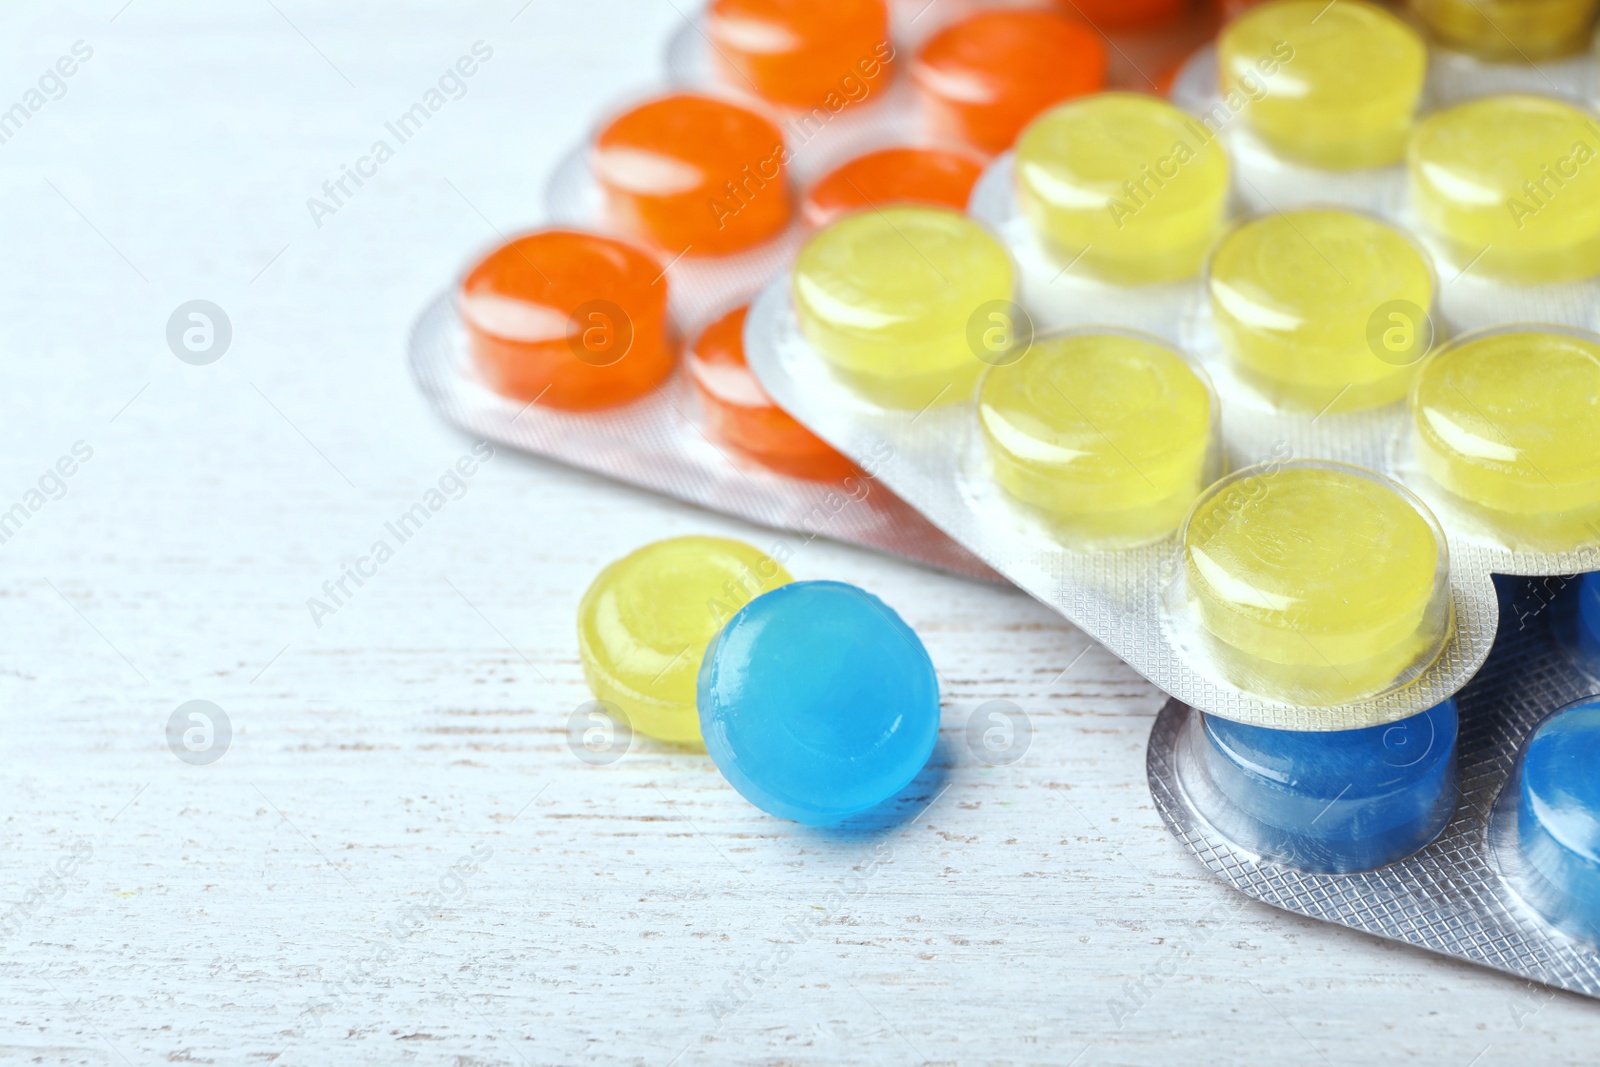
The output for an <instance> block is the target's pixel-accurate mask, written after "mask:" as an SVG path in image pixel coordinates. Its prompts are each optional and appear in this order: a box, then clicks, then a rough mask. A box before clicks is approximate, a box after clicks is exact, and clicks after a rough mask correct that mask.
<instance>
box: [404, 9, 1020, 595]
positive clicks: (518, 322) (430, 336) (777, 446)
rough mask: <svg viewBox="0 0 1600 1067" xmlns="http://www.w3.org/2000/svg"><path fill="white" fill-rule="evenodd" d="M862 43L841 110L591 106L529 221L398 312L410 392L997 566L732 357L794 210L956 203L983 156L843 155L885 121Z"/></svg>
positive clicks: (751, 514) (935, 149)
mask: <svg viewBox="0 0 1600 1067" xmlns="http://www.w3.org/2000/svg"><path fill="white" fill-rule="evenodd" d="M868 6H869V7H870V5H868ZM885 47H886V48H887V47H888V46H887V45H885ZM874 56H875V53H872V54H869V55H868V56H867V58H866V60H864V62H863V66H862V67H861V69H860V70H859V71H858V73H859V74H860V79H861V80H860V86H861V91H860V92H859V93H858V94H854V95H855V99H852V100H848V101H846V103H847V104H849V105H850V106H851V109H852V110H851V111H850V115H849V117H850V119H851V120H852V121H851V122H845V121H843V117H842V116H841V117H840V121H833V119H834V117H835V116H833V115H831V114H829V115H825V118H826V120H827V121H822V120H817V121H816V122H812V121H811V120H810V119H809V118H806V119H805V120H804V121H803V120H802V117H797V116H792V115H790V116H785V115H784V114H783V113H781V112H779V111H777V110H774V109H773V108H771V107H770V106H769V105H767V104H765V103H762V102H760V101H755V100H751V99H737V98H734V97H733V96H731V95H729V94H719V95H713V94H709V93H700V92H685V91H680V90H675V89H669V90H663V91H659V92H655V93H652V94H648V95H646V96H643V97H641V98H639V99H637V100H635V101H633V102H632V103H630V104H628V105H627V106H624V107H620V108H618V109H616V110H615V111H614V112H613V113H611V114H610V115H608V116H607V117H606V118H605V119H604V121H602V122H601V123H600V124H599V125H598V126H597V127H596V130H595V132H594V134H593V135H592V136H591V137H590V138H588V139H587V140H586V142H585V143H584V144H582V145H580V146H579V147H578V148H577V149H576V150H575V151H574V152H573V153H572V154H570V155H569V156H568V157H567V159H566V160H565V161H564V162H563V163H562V164H561V165H560V166H559V167H558V168H557V170H556V172H555V174H554V176H553V177H552V179H551V183H550V186H549V188H548V190H547V209H548V216H549V219H550V225H549V227H548V228H546V229H542V230H539V231H536V232H532V233H528V234H523V235H521V236H518V237H516V238H515V239H513V240H510V241H508V242H507V243H505V244H503V245H501V246H500V247H498V248H494V249H489V250H486V251H485V253H484V254H483V255H482V256H481V257H480V258H479V259H478V260H477V261H476V262H475V263H474V264H473V265H471V266H470V267H469V269H468V270H467V272H466V273H465V274H464V276H463V277H462V278H461V279H460V280H459V281H458V282H457V284H456V285H455V287H454V288H453V290H452V291H451V292H449V293H446V294H443V295H441V296H440V297H439V298H437V299H436V300H435V301H434V303H433V304H432V305H430V307H429V308H428V309H427V310H426V311H425V312H424V314H423V316H422V317H421V319H420V320H419V321H418V323H417V325H416V327H415V329H414V331H413V335H412V342H411V360H412V367H413V370H414V373H415V376H416V378H417V380H418V382H419V383H420V384H421V386H422V388H423V391H424V393H425V394H426V395H427V396H428V398H429V400H430V401H431V402H432V403H433V404H434V406H435V407H436V408H438V410H439V411H440V412H441V413H442V414H444V415H445V416H446V417H447V418H449V419H450V420H451V421H453V422H455V423H457V424H458V425H461V426H463V427H465V428H467V429H469V430H471V431H472V432H474V433H478V434H482V435H484V436H487V437H489V438H491V439H493V440H495V441H498V442H500V443H502V444H505V445H509V446H511V447H514V448H518V449H521V450H523V451H527V452H532V453H535V454H538V455H542V456H547V457H550V458H554V459H558V460H561V461H563V462H565V463H568V464H571V465H573V466H577V467H581V468H584V469H587V470H592V471H596V472H598V473H601V474H605V475H608V476H610V477H613V478H616V479H618V480H620V481H624V482H627V483H630V484H633V485H637V486H641V487H643V488H647V489H652V490H655V491H657V492H661V493H665V494H667V495H670V496H674V497H677V498H678V499H682V500H687V501H689V502H691V503H695V504H699V505H702V506H705V507H709V508H712V509H714V510H717V511H721V512H724V513H727V514H730V515H734V516H737V517H740V518H744V519H747V520H750V521H753V522H758V523H762V524H763V525H768V526H773V527H776V528H779V529H786V530H793V531H796V532H798V533H801V534H804V535H806V536H807V537H813V536H818V535H821V536H827V537H831V538H834V539H837V540H842V541H847V542H852V543H856V544H861V545H865V546H867V547H871V548H875V549H878V550H880V551H884V552H888V553H891V554H895V555H899V556H903V557H906V558H909V559H913V560H916V561H918V562H921V563H925V564H929V565H931V566H934V567H938V568H940V569H943V570H948V571H951V572H954V573H958V574H964V575H967V576H970V577H976V578H980V579H984V580H990V581H998V580H1000V579H999V577H998V576H997V575H996V574H995V573H994V572H993V571H992V570H990V569H989V568H988V567H986V566H984V565H983V564H981V563H980V562H978V561H977V560H976V559H975V558H974V557H972V555H971V554H970V553H968V552H967V551H966V550H964V549H962V548H961V547H960V546H957V545H955V544H953V543H952V542H950V541H949V540H948V539H947V538H945V537H943V536H942V535H941V534H939V533H938V532H937V531H936V530H935V529H934V528H933V527H932V526H931V525H930V524H928V523H927V521H926V520H924V519H923V518H922V517H921V516H920V515H918V514H917V513H916V512H915V511H914V510H912V509H910V508H908V507H907V506H905V505H904V504H903V503H902V502H901V501H899V500H897V499H895V498H894V496H893V495H892V494H891V493H889V492H888V491H886V490H885V489H884V488H883V487H882V486H881V484H880V483H878V482H876V481H875V480H874V479H873V477H872V469H873V464H872V462H871V461H870V460H869V461H867V462H866V463H863V464H857V463H853V462H851V461H850V460H848V459H846V458H845V457H843V456H841V455H839V454H838V453H837V452H835V451H834V450H833V449H831V448H830V447H828V446H827V445H826V444H824V443H823V442H822V441H820V440H819V439H818V438H816V437H815V436H814V435H812V434H811V433H810V432H809V431H807V430H806V429H805V428H804V427H802V426H800V425H799V424H798V423H796V422H795V421H794V420H793V419H792V418H790V417H789V416H788V415H787V414H785V413H784V412H783V411H782V410H781V409H779V408H778V407H777V406H776V405H775V404H773V403H772V401H771V400H770V399H769V398H768V397H767V396H766V394H765V393H764V392H763V391H762V389H761V388H760V386H759V384H758V383H757V382H756V380H755V378H754V377H753V375H752V374H751V373H750V372H749V370H748V368H747V366H746V365H745V361H744V353H743V339H742V334H743V331H742V325H743V321H744V314H745V309H744V307H743V302H744V301H746V300H747V299H748V298H749V296H750V295H751V294H753V293H754V292H755V291H756V290H757V289H758V288H759V287H760V285H762V284H764V283H765V282H766V281H767V280H768V279H769V278H771V277H772V276H773V275H774V274H775V273H777V272H778V271H779V270H781V268H782V267H783V265H784V264H785V263H786V262H787V261H788V259H789V258H790V257H791V256H792V254H793V251H794V248H795V247H796V246H797V244H798V243H799V241H800V240H801V239H802V238H803V236H804V234H805V233H806V232H808V229H809V228H810V227H812V226H815V225H819V224H822V223H825V222H826V221H828V220H829V219H830V218H832V217H833V216H835V215H837V214H838V213H840V212H843V211H849V210H854V209H855V208H857V207H860V206H862V204H863V203H864V202H865V200H866V199H880V198H881V199H883V200H892V199H901V198H907V197H909V198H912V199H919V200H923V201H931V202H946V203H953V204H960V203H964V202H965V200H966V199H967V196H968V193H969V191H970V189H971V186H972V183H973V182H974V181H976V179H977V176H978V174H979V173H980V172H981V169H982V165H983V161H982V158H981V157H980V156H977V155H975V154H974V153H973V152H972V151H971V150H969V149H965V148H961V147H959V146H942V145H932V144H923V145H918V146H899V147H896V148H894V149H893V150H884V151H875V152H869V153H866V154H865V155H862V154H859V153H858V151H857V150H858V149H860V148H862V147H863V146H866V147H872V146H874V145H875V144H877V143H878V142H881V141H883V140H884V138H886V137H887V136H888V134H887V133H886V131H887V130H888V129H890V128H893V127H894V125H895V123H896V115H897V112H896V111H895V108H894V106H893V104H892V103H891V102H889V101H886V100H880V99H879V97H880V96H887V95H888V94H887V91H885V92H883V93H879V92H877V90H878V89H885V90H886V86H885V83H887V82H888V81H889V80H890V79H889V78H888V76H887V67H886V66H885V64H884V62H883V61H881V60H880V59H879V58H874ZM858 115H859V116H864V121H861V122H855V121H854V120H855V119H856V117H857V116H858ZM841 162H842V163H844V166H842V167H839V166H836V164H839V163H841ZM830 167H832V168H834V169H833V171H832V173H828V171H829V168H830Z"/></svg>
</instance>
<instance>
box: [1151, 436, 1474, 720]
mask: <svg viewBox="0 0 1600 1067" xmlns="http://www.w3.org/2000/svg"><path fill="white" fill-rule="evenodd" d="M1183 541H1184V564H1185V572H1186V575H1187V578H1188V583H1189V592H1190V598H1191V603H1192V604H1193V606H1194V607H1195V609H1196V611H1197V615H1198V618H1199V621H1200V624H1201V625H1202V626H1203V627H1204V628H1205V630H1206V631H1208V632H1209V633H1210V634H1211V635H1212V636H1213V637H1214V638H1215V639H1216V646H1215V647H1216V649H1217V654H1218V658H1219V665H1220V666H1221V668H1222V670H1223V672H1224V673H1225V674H1226V675H1227V676H1228V677H1229V678H1230V679H1232V680H1234V681H1235V682H1236V683H1237V684H1240V685H1243V686H1245V687H1247V688H1250V689H1252V690H1255V691H1256V692H1259V693H1261V694H1262V695H1264V696H1268V697H1270V698H1273V699H1278V700H1286V701H1292V702H1295V703H1301V704H1317V705H1327V704H1337V703H1343V702H1347V701H1351V700H1356V699H1359V698H1361V697H1365V696H1370V695H1372V694H1374V693H1377V692H1379V691H1381V690H1383V689H1385V688H1387V687H1388V686H1389V685H1390V684H1391V683H1393V682H1394V681H1395V679H1396V678H1397V677H1398V676H1399V675H1401V674H1402V673H1403V672H1404V671H1405V670H1406V669H1407V668H1409V667H1411V666H1413V665H1415V664H1417V663H1418V662H1419V661H1420V660H1421V659H1423V658H1424V657H1426V655H1427V653H1428V652H1429V650H1430V645H1432V646H1433V647H1437V643H1438V640H1439V638H1440V631H1441V626H1440V625H1439V624H1438V623H1437V620H1433V621H1432V623H1431V624H1430V615H1434V614H1437V613H1436V612H1432V613H1431V612H1430V610H1429V609H1430V605H1431V604H1433V602H1434V598H1435V596H1436V594H1437V593H1438V592H1439V589H1440V575H1439V571H1440V569H1441V568H1440V567H1439V564H1440V560H1441V557H1442V552H1443V548H1442V545H1441V543H1440V539H1439V537H1438V535H1437V533H1436V532H1435V527H1434V526H1433V525H1432V524H1431V523H1430V522H1429V520H1428V518H1426V517H1425V513H1424V511H1423V510H1422V505H1421V504H1419V503H1415V502H1414V501H1413V500H1412V498H1410V497H1409V496H1407V495H1405V494H1404V492H1403V491H1402V490H1401V489H1400V488H1399V487H1398V486H1396V485H1394V484H1393V483H1392V482H1389V481H1388V480H1387V479H1385V478H1382V477H1380V476H1378V475H1376V474H1373V473H1371V472H1369V471H1364V470H1361V469H1359V468H1356V467H1348V466H1344V465H1342V464H1326V463H1319V464H1309V463H1302V464H1295V465H1288V466H1283V467H1272V466H1267V467H1256V468H1251V469H1250V470H1247V471H1243V472H1241V473H1240V474H1238V475H1235V476H1233V477H1231V478H1229V479H1226V480H1225V481H1223V482H1221V483H1220V484H1219V485H1218V486H1216V487H1214V488H1213V489H1212V490H1211V491H1210V492H1209V493H1208V494H1207V496H1205V497H1204V498H1202V500H1201V501H1200V503H1199V504H1198V505H1196V507H1195V510H1194V513H1193V514H1192V515H1191V516H1190V518H1189V521H1188V524H1187V525H1186V526H1185V527H1184V534H1183Z"/></svg>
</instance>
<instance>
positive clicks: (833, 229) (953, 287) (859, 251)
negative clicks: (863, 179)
mask: <svg viewBox="0 0 1600 1067" xmlns="http://www.w3.org/2000/svg"><path fill="white" fill-rule="evenodd" d="M1012 282H1013V275H1012V269H1011V260H1010V258H1009V257H1008V256H1007V255H1006V250H1005V249H1004V248H1002V247H1001V246H1000V243H999V242H998V241H996V240H995V239H994V238H993V237H991V236H990V235H989V232H988V231H987V230H985V229H984V228H983V227H982V226H980V225H978V224H977V223H976V222H973V221H972V220H971V219H969V218H967V217H966V216H965V215H962V214H960V213H958V212H955V211H947V210H944V209H940V208H927V207H890V208H884V209H883V210H881V211H863V212H860V213H858V214H855V215H850V216H847V217H846V218H843V219H841V220H840V221H838V222H836V223H834V224H833V225H832V226H829V227H828V228H826V229H824V230H821V231H819V232H818V233H817V234H816V235H815V236H813V237H812V238H811V240H810V241H809V242H807V244H806V246H805V247H804V248H802V249H801V250H800V256H799V258H798V259H797V260H796V261H795V266H794V303H795V311H796V313H797V314H798V316H799V319H800V326H801V329H802V330H803V331H804V332H805V336H806V338H807V340H809V341H810V342H811V344H812V345H813V346H814V347H815V348H816V350H817V352H818V353H819V354H820V355H821V356H822V358H823V359H825V360H826V361H827V362H828V363H829V364H831V365H832V367H833V368H834V370H835V372H836V373H838V374H839V376H840V377H841V378H843V379H844V380H845V381H846V382H847V383H849V384H850V385H851V386H852V387H853V388H855V389H856V390H857V391H858V392H860V393H861V394H862V395H864V396H866V397H868V398H870V399H872V400H874V401H876V402H877V403H880V404H882V405H884V406H886V407H898V408H912V409H921V408H924V407H927V406H929V405H931V404H935V403H945V404H948V403H952V402H954V401H957V400H962V399H965V398H967V397H969V396H971V394H972V388H973V386H974V385H975V384H977V380H978V372H979V371H980V370H982V369H983V363H982V362H980V361H979V360H978V359H977V357H976V356H975V355H974V350H973V348H972V347H971V346H970V345H969V343H968V339H967V329H968V324H969V322H971V321H972V320H973V318H974V316H975V315H979V314H980V313H981V312H982V311H983V310H984V309H985V307H986V306H987V305H991V304H996V303H998V302H1004V301H1009V300H1011V296H1012Z"/></svg>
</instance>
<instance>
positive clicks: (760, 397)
mask: <svg viewBox="0 0 1600 1067" xmlns="http://www.w3.org/2000/svg"><path fill="white" fill-rule="evenodd" d="M747 311H749V308H748V307H739V308H735V309H734V310H732V311H730V312H728V314H726V315H724V316H723V317H722V318H720V319H718V320H717V321H716V322H713V323H712V324H711V325H710V326H707V327H706V328H705V331H704V332H702V333H701V334H700V336H699V337H698V338H696V339H695V342H694V344H692V345H690V346H689V349H688V351H687V353H686V354H685V359H684V363H685V366H687V368H688V371H689V379H690V380H691V381H692V382H694V384H695V389H696V391H697V392H698V393H699V395H700V406H701V408H702V410H703V411H704V412H705V422H706V425H705V429H706V433H707V435H708V436H710V437H711V439H712V440H714V441H716V442H718V443H719V444H722V445H726V446H727V447H729V448H732V449H734V450H735V451H737V452H738V453H740V454H741V455H744V456H748V457H749V458H751V459H754V460H756V461H757V462H759V463H760V464H762V465H763V466H765V467H767V468H769V469H771V470H775V471H778V472H779V473H782V474H788V475H792V476H793V477H796V478H810V479H814V480H817V481H837V480H839V479H841V478H845V477H847V476H848V475H850V474H851V473H852V472H853V471H854V470H855V465H854V464H853V463H851V462H850V461H849V460H848V459H846V458H845V457H844V456H842V455H840V454H839V453H838V452H836V451H834V450H833V449H832V448H830V447H829V446H828V444H827V442H825V441H823V440H822V439H821V438H820V437H818V436H816V435H815V434H813V433H812V432H811V431H810V430H808V429H806V428H805V427H804V426H802V425H800V424H799V423H798V422H796V421H795V420H794V419H793V417H791V416H790V415H789V414H788V413H787V412H785V411H784V410H783V409H782V408H780V407H778V405H777V404H774V403H773V402H772V398H771V397H769V396H768V395H767V392H766V390H765V389H763V388H761V383H760V382H758V381H757V380H756V376H755V375H754V374H753V373H751V371H750V366H749V364H748V363H746V362H745V357H744V319H745V313H746V312H747Z"/></svg>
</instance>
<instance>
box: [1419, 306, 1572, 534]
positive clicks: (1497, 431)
mask: <svg viewBox="0 0 1600 1067" xmlns="http://www.w3.org/2000/svg"><path fill="white" fill-rule="evenodd" d="M1411 414H1412V419H1413V423H1414V426H1415V434H1414V439H1415V442H1416V453H1417V458H1418V461H1419V462H1420V464H1421V466H1422V469H1423V470H1424V471H1426V472H1427V474H1428V476H1429V477H1430V478H1432V479H1433V481H1435V482H1436V483H1438V484H1439V485H1440V486H1442V487H1443V488H1444V489H1446V490H1447V491H1449V492H1450V493H1451V494H1453V495H1454V496H1455V497H1457V498H1458V499H1460V500H1463V501H1465V502H1467V503H1469V504H1471V505H1475V506H1476V507H1477V508H1479V509H1482V511H1481V512H1480V514H1481V515H1482V516H1483V517H1484V518H1487V519H1488V520H1489V521H1490V522H1491V523H1492V524H1493V525H1494V526H1495V527H1496V528H1497V529H1499V530H1500V531H1501V532H1502V533H1503V534H1504V535H1506V536H1508V537H1511V538H1513V539H1528V540H1533V541H1535V542H1536V543H1538V544H1540V545H1542V546H1544V547H1548V548H1551V549H1554V550H1564V549H1571V548H1575V547H1578V546H1580V545H1584V544H1593V543H1595V542H1596V541H1600V338H1596V337H1595V336H1594V335H1592V334H1583V333H1578V332H1576V331H1574V332H1564V331H1557V330H1555V329H1552V328H1548V327H1546V328H1543V329H1540V328H1531V327H1519V328H1514V329H1508V330H1500V331H1495V332H1491V333H1486V334H1478V335H1474V336H1470V337H1467V338H1464V339H1462V340H1460V341H1457V342H1455V343H1453V344H1451V345H1449V346H1448V347H1446V348H1444V349H1442V350H1440V351H1439V352H1437V353H1436V354H1435V355H1433V356H1432V357H1430V358H1429V359H1428V361H1427V362H1426V363H1424V364H1423V366H1422V369H1421V371H1420V372H1419V374H1418V377H1417V381H1416V384H1415V386H1414V387H1413V389H1412V394H1411Z"/></svg>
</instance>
